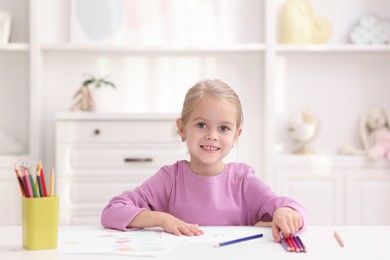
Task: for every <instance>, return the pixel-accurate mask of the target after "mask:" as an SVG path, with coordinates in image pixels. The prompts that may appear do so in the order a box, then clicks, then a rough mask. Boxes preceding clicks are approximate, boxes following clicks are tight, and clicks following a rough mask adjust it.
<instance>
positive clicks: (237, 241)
mask: <svg viewBox="0 0 390 260" xmlns="http://www.w3.org/2000/svg"><path fill="white" fill-rule="evenodd" d="M260 237H263V234H258V235H254V236H250V237H243V238H239V239H235V240H230V241H226V242H222V243H218V244H215V245H214V247H221V246H227V245H231V244H235V243H240V242H244V241H247V240H251V239H255V238H260Z"/></svg>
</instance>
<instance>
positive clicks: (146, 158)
mask: <svg viewBox="0 0 390 260" xmlns="http://www.w3.org/2000/svg"><path fill="white" fill-rule="evenodd" d="M185 157H186V150H185V148H184V146H177V147H169V148H167V147H160V148H159V147H156V148H145V147H139V148H135V147H132V148H131V149H126V148H122V149H118V148H105V149H102V148H96V147H89V148H87V147H73V148H72V149H69V163H70V168H72V169H73V170H78V169H80V170H82V169H104V168H106V169H127V168H131V169H145V168H148V169H158V168H160V167H161V166H162V165H166V164H172V163H175V162H176V161H177V160H180V159H185Z"/></svg>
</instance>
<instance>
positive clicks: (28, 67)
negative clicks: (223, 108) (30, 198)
mask: <svg viewBox="0 0 390 260" xmlns="http://www.w3.org/2000/svg"><path fill="white" fill-rule="evenodd" d="M74 1H75V0H74ZM74 1H73V2H74ZM176 2H178V1H174V0H172V3H176ZM184 2H185V1H184ZM184 2H183V1H182V2H181V3H184ZM217 2H218V1H217ZM283 2H284V1H283V0H276V1H273V0H245V1H233V0H228V1H222V0H221V1H219V2H218V4H219V5H220V7H221V9H219V10H225V11H226V10H229V12H228V14H229V15H228V16H229V17H231V19H230V20H229V19H228V20H226V21H225V22H227V24H229V26H228V27H229V28H232V33H233V35H234V37H232V38H231V39H233V40H230V41H227V42H224V43H221V44H218V45H215V44H213V45H203V44H201V45H196V44H175V43H170V44H166V45H160V46H150V45H144V44H142V43H137V42H135V43H134V42H133V43H131V44H119V45H118V44H115V45H114V44H107V43H105V44H90V43H75V42H74V41H73V40H71V30H72V26H71V22H72V8H71V7H72V4H71V3H72V1H65V0H31V1H23V0H16V1H15V0H13V1H11V0H0V10H2V9H6V10H9V11H10V12H12V13H13V14H14V15H13V27H12V33H11V43H10V44H9V45H3V46H0V81H1V83H2V84H0V91H1V93H6V95H3V94H1V95H0V101H1V102H0V107H1V108H2V109H1V110H0V111H9V109H10V108H11V107H14V106H15V104H16V103H17V104H18V109H17V110H15V113H12V114H11V113H8V112H7V113H5V112H0V113H1V115H2V116H1V117H0V129H1V128H4V127H7V128H9V129H10V131H11V132H12V133H15V135H17V137H19V139H20V140H22V142H23V144H24V145H25V147H26V150H25V152H23V154H21V155H15V154H2V155H0V163H1V164H0V169H2V172H1V174H2V175H0V176H5V174H8V172H9V171H11V170H12V164H13V162H14V161H17V162H20V161H22V159H23V160H31V161H32V163H35V160H36V159H37V158H40V159H42V161H43V163H44V167H52V166H54V163H55V145H54V144H55V142H54V140H55V136H54V134H55V130H54V123H55V115H56V113H58V112H64V111H67V110H69V108H70V105H71V102H72V98H73V95H74V93H75V91H76V90H77V89H78V88H79V87H80V84H81V82H82V80H83V79H84V78H83V75H84V74H85V73H92V74H103V75H104V74H108V75H109V78H110V80H112V81H114V82H115V83H116V85H117V86H118V88H117V90H116V93H117V94H116V103H117V104H120V106H119V108H118V109H121V110H122V112H124V113H160V112H162V113H177V112H179V110H180V108H181V102H182V99H183V96H184V93H185V91H186V90H187V89H188V87H190V86H191V85H192V84H193V83H194V82H195V81H197V80H199V79H201V78H207V77H212V78H222V79H223V80H225V81H226V82H228V83H229V84H230V85H231V86H232V87H234V88H235V89H236V90H237V92H238V94H239V95H240V97H241V99H242V103H243V106H244V113H245V120H244V132H243V135H242V138H241V140H240V141H239V144H238V147H236V150H235V151H233V153H232V159H233V160H234V159H236V160H240V161H245V162H247V163H248V164H251V165H253V166H254V167H255V168H256V169H257V172H258V174H259V175H260V176H262V177H263V178H265V179H266V180H267V181H268V182H269V183H270V184H271V185H272V186H274V187H275V189H277V190H278V191H279V192H281V193H285V194H287V195H290V194H291V190H289V188H286V187H290V186H289V185H290V184H291V183H289V182H287V184H286V183H285V182H283V185H282V184H281V181H280V180H281V178H282V179H283V178H284V177H281V175H279V173H283V174H290V175H288V177H293V174H294V171H296V170H299V171H301V173H302V172H303V173H304V174H301V173H300V175H299V176H301V177H302V178H301V180H302V183H301V184H302V185H309V184H305V180H309V179H311V178H312V177H313V176H311V175H310V174H311V173H312V172H313V171H315V170H324V169H326V171H324V172H328V173H329V174H331V176H337V174H338V173H339V172H342V174H343V176H344V174H346V175H345V177H343V178H339V177H337V179H338V180H339V179H343V180H345V179H350V178H353V176H352V174H353V172H354V171H355V170H356V171H358V172H359V173H360V171H361V169H365V170H367V172H370V170H374V171H378V170H379V171H381V172H382V173H384V174H383V175H381V176H382V177H383V181H384V182H388V181H390V180H389V179H388V178H390V177H388V175H389V174H387V173H389V171H390V170H389V166H388V164H386V163H379V164H375V165H373V164H370V163H368V162H367V161H366V160H365V158H362V157H345V156H340V155H338V154H337V152H336V151H337V149H338V148H339V146H340V145H342V144H344V143H350V144H353V145H355V146H359V145H360V140H359V137H358V133H357V122H358V119H359V117H360V115H361V114H362V113H363V112H364V111H365V110H367V109H368V108H370V107H371V106H373V105H382V106H383V107H384V108H385V109H386V110H387V111H390V103H389V102H388V97H389V96H390V88H389V87H388V71H389V68H390V45H380V46H379V45H378V46H358V45H352V44H349V43H348V40H347V39H348V34H349V31H350V30H351V28H353V26H354V25H355V24H356V22H357V21H358V19H359V18H360V17H361V16H362V15H364V14H366V13H376V14H378V15H379V16H381V17H383V18H386V17H387V18H389V17H390V12H389V11H388V10H390V2H388V1H382V0H370V1H368V0H346V1H342V2H340V3H337V6H336V5H335V3H334V2H329V1H325V0H311V3H312V5H313V6H314V9H315V13H316V14H318V15H320V16H324V17H327V18H328V19H329V20H330V21H331V22H332V25H333V35H332V38H331V39H330V40H329V41H328V42H327V43H326V44H320V45H282V44H279V43H278V42H279V40H278V38H279V29H278V24H279V22H278V21H279V10H280V8H281V5H282V4H283ZM188 3H189V2H188ZM226 6H230V8H226ZM335 8H338V9H339V10H342V11H340V12H336V11H335ZM199 19H201V18H199ZM10 85H12V86H14V87H13V88H12V89H13V90H14V91H11V89H10V88H9V87H8V86H10ZM302 108H310V109H311V110H313V111H314V112H316V114H317V115H318V116H319V118H320V120H321V132H320V135H319V136H318V138H316V140H315V141H314V142H313V143H312V147H313V148H314V149H315V151H316V152H317V154H318V155H317V156H313V157H305V158H302V157H299V156H293V155H290V152H291V150H292V145H293V144H292V143H291V141H290V140H289V138H288V136H287V129H286V127H287V126H286V122H287V119H288V118H289V116H290V115H291V114H292V113H293V112H295V111H297V110H300V109H302ZM10 115H12V116H10ZM324 158H325V159H324ZM318 160H325V161H326V162H327V163H326V164H319V165H318V164H316V162H317V161H318ZM289 169H290V170H291V173H289ZM10 174H11V175H12V173H10ZM368 174H369V173H368ZM386 174H387V175H386ZM386 176H387V177H386ZM13 177H14V176H12V178H13ZM285 179H288V178H287V177H286V178H285ZM361 179H365V178H361ZM319 180H320V179H319ZM12 181H14V180H13V179H12ZM330 183H332V182H330ZM354 183H357V181H356V182H354ZM13 184H15V186H14V187H15V189H17V185H16V181H15V182H13ZM301 184H300V185H301ZM291 185H293V184H291ZM337 185H340V186H337V187H341V188H340V189H341V190H342V191H341V192H339V191H337V194H341V195H339V196H337V199H338V200H339V201H342V202H343V204H341V206H340V205H339V208H342V207H343V206H344V202H345V203H346V201H349V199H350V196H351V195H350V193H348V192H347V193H345V192H344V191H345V190H347V189H346V185H347V186H348V187H349V188H348V190H349V191H356V189H355V188H356V187H352V188H351V187H350V184H349V183H347V182H346V183H344V181H343V183H341V184H337ZM298 186H299V185H298ZM309 186H310V185H309ZM334 188H335V187H333V186H330V187H326V188H325V189H324V190H327V192H330V191H333V190H334ZM300 190H301V191H302V189H300ZM384 191H385V189H384ZM310 192H316V191H315V190H313V189H312V190H310V189H308V190H307V192H306V193H300V194H299V195H298V196H297V199H298V200H300V198H301V197H302V196H303V197H304V202H307V204H308V205H315V203H314V202H313V200H311V201H306V199H307V197H309V198H310V197H311V196H308V193H310ZM15 194H17V191H15ZM302 194H304V195H302ZM381 195H386V196H387V195H389V194H383V193H382V194H381ZM340 196H341V197H340ZM386 196H385V197H386ZM0 202H1V200H0ZM328 202H329V201H328ZM329 205H330V204H329ZM310 207H312V206H310ZM313 207H314V206H313ZM313 210H316V209H315V208H314V209H313ZM354 210H355V209H354ZM341 211H342V210H341ZM350 211H352V209H351V210H350ZM338 213H339V212H337V214H338ZM387 214H389V213H387V212H385V213H384V216H387ZM347 219H351V218H349V217H348V213H347V212H344V211H342V216H339V217H338V218H337V219H335V218H331V222H332V223H338V224H348V223H351V221H349V222H348V221H347ZM389 219H390V217H389ZM328 220H329V219H328ZM328 220H326V221H328ZM1 221H2V219H0V222H1ZM316 221H317V222H318V223H319V224H321V223H328V222H326V221H325V220H324V221H322V220H321V219H317V220H316ZM2 222H4V221H2ZM5 222H7V221H5ZM8 222H9V223H11V222H10V221H8ZM369 222H370V221H368V220H367V219H366V220H365V223H369ZM318 223H316V224H318Z"/></svg>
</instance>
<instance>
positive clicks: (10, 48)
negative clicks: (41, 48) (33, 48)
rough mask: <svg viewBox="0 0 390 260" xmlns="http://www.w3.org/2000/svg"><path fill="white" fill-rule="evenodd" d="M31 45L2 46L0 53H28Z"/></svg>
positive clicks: (0, 45) (10, 44)
mask: <svg viewBox="0 0 390 260" xmlns="http://www.w3.org/2000/svg"><path fill="white" fill-rule="evenodd" d="M28 50H29V45H28V44H27V43H9V44H0V51H28Z"/></svg>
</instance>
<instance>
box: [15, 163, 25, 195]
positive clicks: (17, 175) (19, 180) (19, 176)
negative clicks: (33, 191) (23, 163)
mask: <svg viewBox="0 0 390 260" xmlns="http://www.w3.org/2000/svg"><path fill="white" fill-rule="evenodd" d="M14 168H15V174H16V178H17V179H18V182H19V187H20V191H21V192H22V195H23V196H24V197H26V189H25V186H24V182H23V179H22V176H21V175H20V171H19V169H18V167H17V166H16V164H15V163H14Z"/></svg>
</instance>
